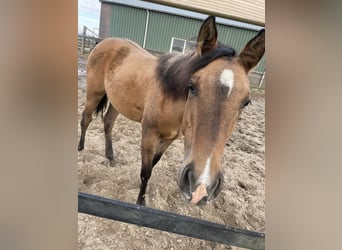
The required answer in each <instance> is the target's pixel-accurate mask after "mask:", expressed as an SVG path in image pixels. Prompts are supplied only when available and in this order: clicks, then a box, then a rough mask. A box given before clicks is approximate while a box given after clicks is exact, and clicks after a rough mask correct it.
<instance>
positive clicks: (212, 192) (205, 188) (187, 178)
mask: <svg viewBox="0 0 342 250" xmlns="http://www.w3.org/2000/svg"><path fill="white" fill-rule="evenodd" d="M222 184H223V175H222V173H221V172H219V173H218V174H217V175H216V178H215V179H214V181H213V182H212V183H211V184H210V185H206V184H204V183H197V182H196V180H195V177H194V164H193V163H190V164H188V165H186V166H185V167H184V168H183V169H182V170H181V172H180V177H179V182H178V185H179V188H180V190H181V192H182V194H183V196H184V197H185V199H186V200H188V201H190V202H191V203H193V204H196V205H198V206H202V205H206V204H207V203H208V202H210V201H212V200H213V199H214V198H215V197H216V196H217V195H218V194H219V193H220V191H221V189H222Z"/></svg>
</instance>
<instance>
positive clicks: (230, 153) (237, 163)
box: [75, 56, 265, 249]
mask: <svg viewBox="0 0 342 250" xmlns="http://www.w3.org/2000/svg"><path fill="white" fill-rule="evenodd" d="M85 60H86V58H85V57H81V56H80V57H79V77H78V80H79V85H78V123H79V122H80V119H81V113H82V111H83V107H84V101H85ZM251 100H252V105H249V106H247V107H246V108H245V110H244V111H243V113H242V115H241V116H240V120H239V122H238V124H237V127H236V129H235V131H234V133H233V135H232V137H231V138H230V139H229V140H228V141H227V146H226V148H225V152H224V156H223V159H222V171H223V174H224V186H223V188H222V191H221V193H220V194H219V195H218V197H217V198H216V199H215V200H214V201H213V202H211V203H210V204H208V205H206V206H203V207H197V206H194V205H191V204H189V203H187V202H186V201H185V200H184V198H183V196H182V195H181V193H180V191H179V188H178V185H177V178H178V173H179V167H180V165H181V160H182V158H183V141H182V139H177V140H175V141H174V142H173V143H172V145H171V146H170V147H169V148H168V150H167V151H166V152H165V154H164V155H163V157H162V158H161V160H160V162H159V163H158V164H157V165H156V167H155V168H154V170H153V173H152V177H151V179H150V181H149V184H148V187H147V192H146V205H147V206H149V207H153V208H157V209H162V210H165V211H169V212H173V213H178V214H183V215H188V216H192V217H196V218H200V219H204V220H208V221H212V222H216V223H220V224H224V225H229V226H234V227H240V228H243V229H248V230H254V231H259V232H265V165H264V160H265V159H264V153H265V100H264V94H263V93H260V92H259V91H253V92H252V94H251ZM78 126H79V125H78ZM78 131H79V134H80V128H79V129H78ZM140 138H141V128H140V124H139V123H136V122H133V121H130V120H128V119H126V118H125V117H123V116H121V115H119V116H118V118H117V120H116V123H115V125H114V129H113V146H114V157H115V166H114V167H113V168H110V167H107V165H106V158H105V153H104V133H103V123H102V121H101V118H100V117H98V118H97V119H94V120H93V121H92V123H91V124H90V126H89V128H88V130H87V135H86V141H85V149H84V151H82V152H79V153H78V187H79V191H82V192H87V193H91V194H96V195H100V196H104V197H107V198H112V199H117V200H122V201H126V202H131V203H135V201H136V198H137V196H138V192H139V185H140V178H139V174H140V159H141V157H140ZM76 144H77V143H76V142H75V146H76ZM78 235H79V238H78V242H79V243H78V245H79V249H240V248H236V247H230V246H226V245H222V244H216V243H212V242H208V241H204V240H199V239H193V238H189V237H186V236H180V235H177V234H172V233H167V232H162V231H158V230H154V229H148V228H144V227H138V226H135V225H130V224H125V223H121V222H116V221H111V220H107V219H102V218H97V217H94V216H90V215H85V214H79V215H78Z"/></svg>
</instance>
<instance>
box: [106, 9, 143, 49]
mask: <svg viewBox="0 0 342 250" xmlns="http://www.w3.org/2000/svg"><path fill="white" fill-rule="evenodd" d="M145 25H146V10H143V9H138V8H129V7H126V6H123V5H113V12H112V17H111V26H110V34H111V36H116V37H125V38H128V39H131V40H133V41H135V42H137V43H138V44H140V45H141V46H142V45H143V42H144V33H145Z"/></svg>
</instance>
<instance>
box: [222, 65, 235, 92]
mask: <svg viewBox="0 0 342 250" xmlns="http://www.w3.org/2000/svg"><path fill="white" fill-rule="evenodd" d="M220 82H221V84H222V85H224V86H226V87H228V88H229V90H228V94H227V95H228V96H229V95H230V93H231V92H232V90H233V87H234V73H233V71H231V70H230V69H224V70H223V71H222V73H221V75H220Z"/></svg>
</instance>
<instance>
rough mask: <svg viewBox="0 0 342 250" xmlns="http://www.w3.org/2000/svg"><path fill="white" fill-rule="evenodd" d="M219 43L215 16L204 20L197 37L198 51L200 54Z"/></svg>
mask: <svg viewBox="0 0 342 250" xmlns="http://www.w3.org/2000/svg"><path fill="white" fill-rule="evenodd" d="M216 45H217V29H216V23H215V17H214V16H209V17H208V18H207V19H205V20H204V22H203V24H202V26H201V28H200V30H199V33H198V37H197V44H196V51H197V54H199V56H201V55H202V54H205V53H207V52H209V51H211V50H213V49H214V48H215V47H216Z"/></svg>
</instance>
